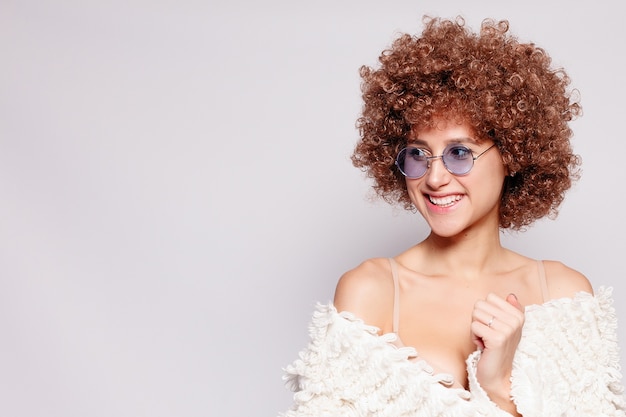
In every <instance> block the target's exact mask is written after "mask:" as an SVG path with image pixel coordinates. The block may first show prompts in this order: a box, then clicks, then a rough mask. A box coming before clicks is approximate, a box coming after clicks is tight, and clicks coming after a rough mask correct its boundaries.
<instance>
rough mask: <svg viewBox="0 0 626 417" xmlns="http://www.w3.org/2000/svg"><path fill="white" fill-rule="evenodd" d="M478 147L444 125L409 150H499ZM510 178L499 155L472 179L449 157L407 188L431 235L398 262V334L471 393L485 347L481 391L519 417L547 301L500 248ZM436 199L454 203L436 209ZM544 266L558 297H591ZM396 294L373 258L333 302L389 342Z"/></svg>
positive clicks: (528, 267) (465, 133) (530, 270)
mask: <svg viewBox="0 0 626 417" xmlns="http://www.w3.org/2000/svg"><path fill="white" fill-rule="evenodd" d="M478 139H479V138H476V137H475V135H474V133H473V130H472V129H471V127H470V126H469V125H467V124H463V123H462V124H459V123H456V122H452V121H447V120H445V119H442V120H439V123H438V124H437V126H436V127H435V128H433V129H429V130H422V131H414V132H412V135H411V138H410V139H409V142H412V144H415V145H416V146H418V147H420V148H423V149H426V150H428V151H430V153H431V154H432V155H441V154H442V152H443V149H444V148H445V147H446V145H448V144H449V143H450V142H460V143H462V144H464V145H466V146H467V147H469V148H470V149H471V150H472V152H473V153H474V155H478V154H479V153H480V152H482V151H484V150H486V149H487V148H488V147H489V146H491V145H492V144H493V142H491V141H488V140H484V141H480V140H478ZM506 175H507V172H506V168H505V167H504V164H503V162H502V159H501V156H500V153H499V151H498V149H497V147H494V148H492V149H490V150H489V151H487V152H486V153H485V154H484V155H482V156H481V157H480V158H479V159H477V160H476V161H474V166H473V168H472V170H471V171H470V172H469V173H468V174H466V175H463V176H456V175H453V174H451V173H450V172H448V170H447V169H446V168H445V167H444V165H443V162H442V161H441V159H434V160H432V163H431V166H430V168H429V169H428V171H427V172H426V174H425V175H424V176H423V177H421V178H418V179H407V180H406V182H407V189H408V193H409V195H410V197H411V200H412V201H413V203H414V205H415V207H416V209H417V211H418V212H419V213H420V214H421V215H422V217H423V218H424V219H425V220H426V222H427V223H428V225H429V227H430V229H431V232H430V234H429V235H428V237H427V238H426V239H425V240H423V241H422V242H420V243H418V244H417V245H415V246H413V247H411V248H409V249H407V250H406V251H405V252H403V253H401V254H399V255H398V256H396V257H395V260H396V262H397V263H398V266H399V281H400V328H399V329H398V334H399V337H400V339H401V340H402V342H403V344H404V345H406V346H412V347H414V348H415V349H416V350H417V352H418V354H419V358H418V359H422V360H425V361H426V362H427V363H428V364H429V365H431V366H432V367H433V369H434V372H435V373H447V374H450V375H452V376H453V378H454V382H453V384H452V386H453V387H463V388H466V389H467V372H466V365H465V360H466V359H467V357H468V355H469V354H471V353H472V352H473V351H474V350H476V349H481V350H482V351H483V352H482V356H481V359H480V361H479V362H478V366H477V378H478V381H479V383H480V385H481V386H482V388H483V389H484V390H485V391H486V392H487V394H488V395H489V397H490V398H491V399H492V401H494V402H495V403H496V404H498V406H500V407H501V408H502V409H504V410H506V411H508V412H510V413H511V414H513V415H519V414H518V413H517V410H516V407H515V404H514V403H513V402H512V401H511V398H510V389H511V387H510V378H511V369H512V363H513V356H514V354H515V350H516V348H517V346H518V344H519V341H520V339H521V334H522V328H523V325H524V309H525V307H526V306H529V305H532V304H542V303H544V302H545V301H548V300H544V299H543V296H542V292H541V286H540V282H539V278H538V270H537V264H536V261H535V260H533V259H530V258H527V257H525V256H522V255H520V254H518V253H515V252H513V251H510V250H508V249H506V248H504V247H503V246H502V245H501V243H500V230H499V222H498V213H499V204H500V194H501V191H502V185H503V182H504V178H505V176H506ZM437 199H439V201H443V200H444V199H448V201H449V200H454V201H453V203H452V204H448V205H446V204H443V205H442V204H439V205H437V204H434V203H433V201H437ZM544 265H545V270H546V280H547V286H548V293H549V298H551V299H553V298H563V297H572V296H574V294H576V293H577V292H579V291H585V292H589V293H592V291H593V290H592V287H591V285H590V283H589V281H588V280H587V279H586V278H585V277H584V276H583V275H582V274H580V273H579V272H577V271H575V270H573V269H571V268H569V267H567V266H565V265H563V264H562V263H560V262H556V261H544ZM393 294H394V288H393V281H392V277H391V270H390V266H389V262H388V260H387V259H384V258H375V259H369V260H367V261H365V262H363V263H362V264H361V265H359V266H357V267H356V268H354V269H352V270H350V271H348V272H346V273H345V274H344V275H343V276H342V277H341V278H340V280H339V282H338V284H337V288H336V291H335V298H334V304H335V306H336V308H337V309H338V310H339V311H350V312H352V313H353V314H355V315H356V316H358V317H360V318H362V319H363V320H364V321H365V322H366V323H368V324H370V325H373V326H376V327H378V328H379V329H380V334H384V333H389V332H391V331H392V312H393ZM490 322H491V325H490V326H489V324H490Z"/></svg>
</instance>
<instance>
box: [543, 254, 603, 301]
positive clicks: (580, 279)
mask: <svg viewBox="0 0 626 417" xmlns="http://www.w3.org/2000/svg"><path fill="white" fill-rule="evenodd" d="M543 264H544V266H545V270H546V282H547V285H548V292H549V293H550V298H552V299H555V298H564V297H568V298H571V297H573V296H574V295H575V294H576V293H578V292H580V291H584V292H588V293H590V294H593V288H592V286H591V283H590V282H589V280H588V279H587V277H585V276H584V275H583V274H581V273H580V272H578V271H577V270H575V269H572V268H570V267H568V266H567V265H565V264H563V263H561V262H558V261H544V262H543Z"/></svg>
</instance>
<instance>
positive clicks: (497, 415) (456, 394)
mask: <svg viewBox="0 0 626 417" xmlns="http://www.w3.org/2000/svg"><path fill="white" fill-rule="evenodd" d="M616 323H617V319H616V316H615V311H614V309H613V307H612V298H611V290H610V289H604V288H601V289H600V290H599V291H598V292H597V293H596V295H595V296H592V295H591V294H587V293H583V292H581V293H578V294H577V295H576V296H575V297H574V298H573V299H570V298H563V299H558V300H552V301H549V302H547V303H545V304H543V305H533V306H529V307H527V308H526V321H525V324H524V329H523V333H522V339H521V341H520V344H519V346H518V348H517V352H516V354H515V358H514V361H513V373H512V376H511V383H512V388H511V397H512V398H513V401H514V402H515V404H516V405H517V410H518V412H519V413H521V414H522V415H523V416H524V417H562V416H568V417H571V416H585V417H590V416H598V417H599V416H603V417H608V416H626V413H625V410H626V403H625V401H624V397H623V392H622V391H623V387H622V382H621V378H622V376H621V373H620V371H619V368H620V367H619V350H618V345H617V336H616V327H617V326H616ZM309 330H310V336H311V341H310V343H309V345H308V347H307V348H306V349H304V350H303V351H302V352H300V355H299V359H298V360H296V361H294V362H293V363H292V364H291V365H289V366H288V367H287V368H286V370H285V371H286V374H285V377H284V378H285V380H286V381H287V385H288V386H289V387H290V388H291V389H292V390H293V391H295V394H294V403H293V405H292V407H291V409H290V410H288V411H287V412H285V413H282V414H281V416H283V417H335V416H337V417H338V416H342V417H365V416H367V417H409V416H411V417H435V416H441V417H443V416H446V417H452V416H458V417H461V416H467V417H469V416H472V417H482V416H484V417H510V414H508V413H507V412H505V411H503V410H501V409H500V408H498V406H496V404H495V403H493V402H492V401H491V400H490V399H489V397H488V396H487V394H486V392H485V391H484V390H483V389H482V388H481V387H480V385H479V384H478V381H477V380H476V364H477V362H478V361H479V360H480V352H479V351H476V352H474V353H472V354H471V355H470V356H469V358H468V359H467V373H468V381H469V390H464V389H461V388H449V387H446V386H445V385H444V384H442V383H441V382H442V381H445V380H447V379H449V376H448V375H444V374H433V372H432V369H431V368H430V367H429V366H428V364H427V363H425V362H424V361H419V360H418V361H410V360H408V358H409V357H413V356H416V355H417V353H416V352H415V350H414V349H413V348H408V347H406V348H404V347H403V348H396V347H395V346H394V345H393V344H392V342H393V341H394V340H395V338H396V335H395V334H393V333H389V334H384V335H382V336H379V335H377V332H378V329H377V328H375V327H372V326H368V325H366V324H364V323H363V322H362V321H361V320H359V319H357V318H355V317H354V316H353V315H351V314H350V313H346V312H342V313H338V312H337V310H336V309H335V308H334V307H333V306H332V305H331V304H328V305H321V304H318V306H317V308H316V311H315V312H314V314H313V320H312V323H311V326H310V329H309Z"/></svg>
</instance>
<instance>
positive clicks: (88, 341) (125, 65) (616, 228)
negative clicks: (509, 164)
mask: <svg viewBox="0 0 626 417" xmlns="http://www.w3.org/2000/svg"><path fill="white" fill-rule="evenodd" d="M425 13H432V14H436V15H441V16H444V17H454V16H456V15H457V14H463V15H464V16H465V17H466V18H467V20H468V22H469V23H470V24H471V25H472V26H473V27H477V26H478V24H479V23H480V21H481V20H482V18H484V17H494V18H508V19H509V20H510V23H511V27H512V29H513V32H514V33H516V34H518V35H519V36H520V38H521V39H522V40H534V41H536V42H537V43H538V44H539V45H540V46H543V47H545V48H546V49H547V50H548V51H549V52H550V53H551V55H552V56H553V59H554V63H555V65H558V66H561V65H562V66H565V68H566V69H567V70H568V71H569V74H570V75H571V77H572V79H573V84H574V86H576V87H578V88H579V89H580V91H581V96H582V103H583V106H584V111H585V115H584V116H583V117H582V118H581V119H579V120H578V121H576V122H574V124H573V128H574V130H575V138H574V146H575V149H576V151H577V152H579V153H580V154H581V155H582V156H583V159H584V176H583V179H582V180H581V181H580V182H579V183H578V184H577V185H576V187H575V188H574V189H573V190H572V191H571V192H570V193H569V197H568V200H567V201H566V203H565V204H564V205H563V207H562V211H561V215H560V217H559V218H558V219H557V220H556V221H550V220H545V221H541V222H539V223H538V224H537V225H536V226H535V227H533V228H532V229H531V230H529V231H528V232H526V233H523V234H504V235H503V238H504V239H505V242H506V244H507V245H508V246H510V247H512V248H513V249H516V250H519V251H521V252H523V253H524V254H527V255H528V256H531V257H536V258H542V259H558V260H561V261H563V262H565V263H567V264H568V265H570V266H572V267H574V268H576V269H579V270H580V271H581V272H583V273H585V274H586V275H587V276H588V277H589V278H590V279H591V281H592V283H593V284H594V286H596V287H598V286H600V285H610V286H613V287H615V296H616V300H617V302H616V307H617V310H618V314H619V318H620V320H621V322H622V323H624V325H623V326H622V327H621V328H620V339H621V340H626V336H625V334H624V332H625V331H626V330H625V329H626V307H624V306H623V305H622V304H621V301H622V300H624V299H625V297H626V286H625V285H624V284H622V282H621V275H622V262H621V260H620V259H621V258H622V257H623V256H624V243H623V240H622V237H623V236H624V235H625V234H626V230H625V229H626V222H625V221H624V218H623V215H622V212H623V209H622V204H623V203H622V201H623V197H622V196H621V194H622V192H621V189H616V184H617V183H618V181H619V182H621V181H622V178H621V177H622V176H623V173H624V166H625V164H624V161H623V160H622V159H623V158H621V157H622V156H623V153H622V152H621V151H622V146H623V145H622V142H623V137H622V136H623V133H622V131H623V129H624V125H623V123H624V115H625V114H626V111H625V105H624V97H625V96H626V87H625V83H624V81H623V75H622V73H623V68H624V64H625V60H624V46H623V41H624V39H626V29H625V25H624V23H623V17H622V16H621V14H619V13H617V12H616V10H615V9H614V3H613V2H609V1H608V0H606V1H605V0H601V1H595V2H585V3H581V5H576V6H575V5H573V4H572V3H571V2H568V1H564V0H563V1H556V2H547V1H539V0H529V1H525V2H502V1H495V0H490V1H481V2H475V3H473V4H470V3H469V2H466V1H461V0H457V1H447V2H442V1H441V0H428V1H419V0H413V1H409V0H403V1H386V2H383V1H373V0H349V1H331V0H321V1H316V2H311V1H307V2H304V1H302V2H298V1H289V2H288V1H286V0H285V1H280V0H269V1H266V2H253V1H247V2H246V1H237V0H236V1H230V2H207V1H204V2H202V1H193V0H179V1H175V0H155V1H147V0H108V1H100V2H97V1H82V0H67V1H62V0H61V1H51V0H39V1H33V0H20V1H18V0H0V54H1V57H2V58H1V59H2V61H1V62H2V64H1V65H0V195H2V199H1V203H0V219H2V220H1V228H0V334H1V336H0V415H2V416H7V417H8V416H12V417H19V416H28V417H33V416H46V417H85V416H94V417H96V416H98V417H99V416H120V417H121V416H129V417H130V416H150V417H160V416H183V417H187V416H189V417H192V416H266V417H272V416H275V415H276V414H277V413H278V412H279V411H283V410H285V409H286V408H287V407H288V405H289V404H290V403H291V394H290V393H289V392H288V391H287V390H286V389H285V388H284V387H283V382H282V380H281V375H282V370H281V368H282V367H283V366H285V365H286V364H288V363H289V362H291V361H292V360H293V359H295V357H296V356H297V352H298V351H299V350H300V349H301V348H302V347H303V346H304V345H305V343H306V341H307V329H306V327H307V324H308V321H309V315H310V313H311V311H312V309H313V306H314V304H315V302H317V301H321V302H326V301H329V300H330V299H331V298H332V294H333V290H334V285H335V283H336V280H337V278H338V277H339V276H340V275H341V274H342V273H343V272H344V271H345V270H347V269H349V268H352V267H353V266H355V265H356V264H358V263H359V262H361V261H362V260H363V259H365V258H368V257H372V256H389V255H393V254H396V253H397V252H399V251H400V250H402V249H404V248H405V247H407V246H409V245H411V244H413V243H415V242H417V241H418V240H419V239H421V238H422V237H423V236H424V235H425V233H426V228H425V225H424V223H423V222H422V221H421V220H420V219H419V218H418V217H417V216H416V215H413V214H410V213H404V212H402V211H401V210H398V209H393V208H390V207H388V206H386V205H385V204H383V203H381V202H376V201H371V200H370V194H369V184H368V183H367V181H366V180H365V179H364V177H363V175H362V174H361V173H360V172H359V171H358V170H356V169H354V168H353V167H352V166H351V164H350V161H349V155H350V152H351V150H352V147H353V145H354V142H355V140H356V138H357V132H356V131H355V128H354V123H355V119H356V117H357V115H358V112H359V109H360V97H359V83H360V80H359V77H358V68H359V66H360V65H361V64H375V63H376V60H377V57H378V54H379V53H380V51H381V50H382V49H383V48H384V47H385V46H387V45H389V43H390V42H391V41H392V40H393V39H394V38H395V36H396V35H397V33H398V32H400V31H408V32H413V33H416V32H419V31H420V30H421V16H422V15H423V14H425Z"/></svg>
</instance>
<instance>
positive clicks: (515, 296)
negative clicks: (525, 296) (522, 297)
mask: <svg viewBox="0 0 626 417" xmlns="http://www.w3.org/2000/svg"><path fill="white" fill-rule="evenodd" d="M509 295H512V296H513V298H515V301H517V295H515V294H513V293H510V294H509Z"/></svg>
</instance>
